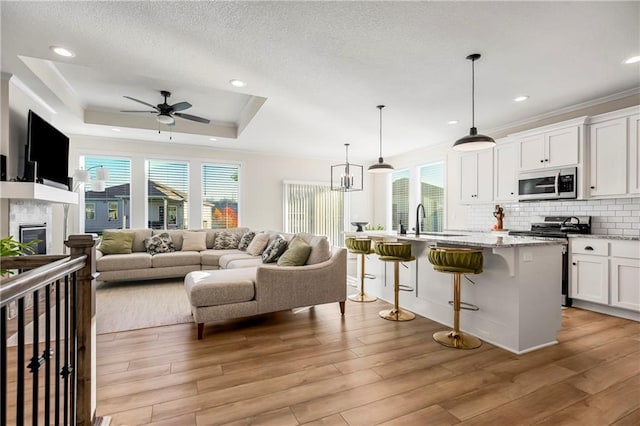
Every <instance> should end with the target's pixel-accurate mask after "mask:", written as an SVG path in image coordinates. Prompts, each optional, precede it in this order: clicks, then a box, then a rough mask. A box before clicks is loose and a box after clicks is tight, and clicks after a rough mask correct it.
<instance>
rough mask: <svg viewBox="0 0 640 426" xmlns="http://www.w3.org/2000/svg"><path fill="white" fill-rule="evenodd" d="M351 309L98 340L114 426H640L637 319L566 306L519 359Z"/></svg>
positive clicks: (103, 412)
mask: <svg viewBox="0 0 640 426" xmlns="http://www.w3.org/2000/svg"><path fill="white" fill-rule="evenodd" d="M388 307H389V305H388V304H387V303H385V302H382V301H376V302H373V303H355V302H351V301H347V307H346V315H345V317H344V318H341V317H340V315H339V310H338V304H328V305H322V306H317V307H314V308H309V309H303V310H300V311H296V312H291V311H286V312H279V313H275V314H269V315H263V316H259V317H255V318H250V319H244V320H237V321H226V322H220V323H218V324H215V325H208V326H207V327H206V328H205V338H204V340H200V341H198V340H196V338H195V333H196V331H195V325H194V324H180V325H174V326H169V327H158V328H152V329H144V330H136V331H129V332H121V333H113V334H105V335H99V336H98V344H97V375H98V376H97V384H98V389H97V414H98V415H99V416H111V420H112V421H111V424H112V425H125V424H126V425H136V424H154V425H214V424H225V425H277V426H286V425H299V424H306V425H377V424H384V425H404V426H411V425H452V424H461V425H520V424H523V425H524V424H542V425H581V426H590V425H593V426H601V425H620V426H622V425H638V424H640V324H639V323H637V322H633V321H628V320H624V319H620V318H615V317H610V316H606V315H601V314H597V313H593V312H589V311H583V310H579V309H572V308H571V309H565V310H563V327H562V330H561V332H560V333H559V335H558V339H559V341H560V343H559V344H558V345H554V346H551V347H548V348H545V349H541V350H538V351H535V352H531V353H529V354H525V355H521V356H516V355H514V354H512V353H510V352H507V351H505V350H502V349H499V348H497V347H494V346H492V345H490V344H487V343H484V344H483V345H482V346H481V347H480V348H478V349H475V350H471V351H465V350H455V349H448V348H445V347H443V346H441V345H439V344H438V343H436V342H434V341H433V340H432V337H431V335H432V333H433V332H434V331H436V330H440V329H446V327H443V326H442V325H440V324H438V323H435V322H433V321H430V320H427V319H425V318H422V317H419V316H418V317H417V318H416V319H415V320H413V321H409V322H402V323H397V322H391V321H386V320H384V319H382V318H380V317H378V311H379V310H381V309H384V308H388Z"/></svg>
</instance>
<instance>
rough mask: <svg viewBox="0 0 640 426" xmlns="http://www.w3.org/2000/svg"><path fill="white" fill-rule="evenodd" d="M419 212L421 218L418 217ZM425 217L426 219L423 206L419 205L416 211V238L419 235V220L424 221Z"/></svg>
mask: <svg viewBox="0 0 640 426" xmlns="http://www.w3.org/2000/svg"><path fill="white" fill-rule="evenodd" d="M420 210H422V216H420ZM425 217H427V215H426V214H425V212H424V206H423V205H422V203H420V204H418V208H417V209H416V237H417V236H419V235H420V219H424V218H425Z"/></svg>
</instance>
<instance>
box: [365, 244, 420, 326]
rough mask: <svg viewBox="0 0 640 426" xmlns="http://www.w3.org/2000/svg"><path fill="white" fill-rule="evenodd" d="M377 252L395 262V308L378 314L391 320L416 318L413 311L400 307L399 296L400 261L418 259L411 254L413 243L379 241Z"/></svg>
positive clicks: (385, 259) (380, 256) (382, 257)
mask: <svg viewBox="0 0 640 426" xmlns="http://www.w3.org/2000/svg"><path fill="white" fill-rule="evenodd" d="M375 252H376V254H377V255H378V258H379V259H380V260H382V261H383V262H393V284H394V285H393V287H394V288H393V293H394V307H393V309H385V310H383V311H380V312H379V313H378V315H380V316H381V317H382V318H384V319H386V320H389V321H410V320H412V319H414V318H415V317H416V316H415V314H414V313H413V312H409V311H405V310H402V309H400V306H399V296H398V293H399V291H400V262H411V261H414V260H416V258H415V256H413V255H412V254H411V243H402V242H379V243H376V245H375Z"/></svg>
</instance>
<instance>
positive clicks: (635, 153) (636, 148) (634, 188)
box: [627, 107, 640, 195]
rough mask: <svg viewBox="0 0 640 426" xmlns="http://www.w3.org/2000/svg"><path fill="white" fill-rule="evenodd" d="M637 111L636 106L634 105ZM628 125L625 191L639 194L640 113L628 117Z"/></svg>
mask: <svg viewBox="0 0 640 426" xmlns="http://www.w3.org/2000/svg"><path fill="white" fill-rule="evenodd" d="M635 110H636V111H637V110H638V108H637V107H636V108H635ZM628 126H629V161H628V162H627V167H628V171H629V180H628V188H627V191H628V192H629V194H633V195H636V194H640V114H634V115H632V116H631V117H629V118H628Z"/></svg>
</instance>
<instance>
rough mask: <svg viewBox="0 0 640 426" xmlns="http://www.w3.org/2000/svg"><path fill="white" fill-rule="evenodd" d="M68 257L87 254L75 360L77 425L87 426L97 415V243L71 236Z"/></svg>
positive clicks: (80, 287) (79, 293)
mask: <svg viewBox="0 0 640 426" xmlns="http://www.w3.org/2000/svg"><path fill="white" fill-rule="evenodd" d="M65 245H66V246H67V247H69V249H70V251H71V258H76V257H79V256H83V255H85V254H86V255H87V256H88V259H87V263H86V266H85V267H84V268H83V269H81V270H79V271H78V273H77V274H76V278H77V304H78V305H77V311H76V312H77V327H78V361H77V365H76V372H77V377H78V388H77V403H76V413H77V423H76V424H77V425H82V426H90V425H92V424H93V422H94V420H95V414H96V289H95V276H96V249H95V245H96V241H95V240H94V237H93V236H92V235H89V234H82V235H70V236H69V239H68V240H67V241H65Z"/></svg>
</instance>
